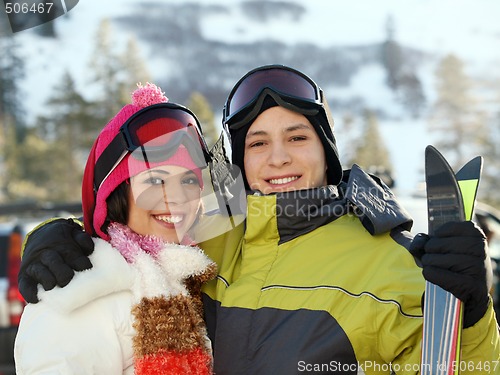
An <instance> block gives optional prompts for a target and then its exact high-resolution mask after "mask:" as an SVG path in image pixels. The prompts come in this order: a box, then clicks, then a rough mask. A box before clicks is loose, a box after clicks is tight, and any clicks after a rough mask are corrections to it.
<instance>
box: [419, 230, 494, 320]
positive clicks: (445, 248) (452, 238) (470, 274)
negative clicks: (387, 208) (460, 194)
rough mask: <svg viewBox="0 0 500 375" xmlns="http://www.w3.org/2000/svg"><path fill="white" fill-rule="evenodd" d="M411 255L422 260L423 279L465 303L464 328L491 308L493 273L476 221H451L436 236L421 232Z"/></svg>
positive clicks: (483, 239) (483, 237) (482, 234)
mask: <svg viewBox="0 0 500 375" xmlns="http://www.w3.org/2000/svg"><path fill="white" fill-rule="evenodd" d="M410 252H411V253H412V254H413V255H414V256H415V257H417V258H419V259H420V261H421V263H422V267H423V271H422V273H423V275H424V278H425V279H426V280H428V281H430V282H431V283H433V284H435V285H438V286H440V287H441V288H443V289H445V290H447V291H448V292H450V293H452V294H453V295H454V296H455V297H457V298H458V299H460V300H461V301H462V302H463V303H464V328H467V327H471V326H473V325H474V324H476V323H477V322H478V321H479V320H480V319H481V318H482V317H483V316H484V314H485V312H486V310H487V309H488V303H489V297H488V293H489V290H490V288H491V285H492V284H491V283H492V278H493V273H492V270H491V262H490V259H489V256H488V254H487V244H486V237H485V235H484V233H483V232H482V231H481V229H479V228H478V227H477V226H476V225H475V224H474V223H473V222H471V221H464V222H449V223H446V224H443V225H442V226H441V227H439V228H438V229H437V230H436V231H435V233H434V235H433V236H428V235H426V234H422V233H419V234H417V235H416V236H415V238H414V239H413V242H412V244H411V246H410Z"/></svg>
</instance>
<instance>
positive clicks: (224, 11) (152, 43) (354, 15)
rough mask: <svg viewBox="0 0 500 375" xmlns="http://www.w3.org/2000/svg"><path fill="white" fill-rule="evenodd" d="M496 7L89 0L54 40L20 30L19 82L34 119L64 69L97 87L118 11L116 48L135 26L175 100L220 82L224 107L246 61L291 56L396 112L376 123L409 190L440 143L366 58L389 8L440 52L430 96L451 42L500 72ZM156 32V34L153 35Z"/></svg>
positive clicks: (367, 101)
mask: <svg viewBox="0 0 500 375" xmlns="http://www.w3.org/2000/svg"><path fill="white" fill-rule="evenodd" d="M276 4H278V5H280V7H279V9H280V10H279V11H277V10H276V9H278V8H276ZM283 4H286V5H287V6H286V7H284V8H283V6H282V5H283ZM266 9H268V11H267V12H266ZM283 9H285V10H283ZM499 10H500V3H498V2H497V1H495V0H455V1H453V0H440V1H439V2H437V1H432V0H406V1H404V2H402V1H398V0H378V1H376V2H372V1H368V0H353V1H350V2H345V1H340V0H311V1H308V2H303V1H300V0H289V1H270V0H268V1H265V0H263V1H260V2H259V1H253V2H252V1H243V0H232V1H231V2H227V1H224V0H198V1H190V2H187V1H182V0H162V1H156V2H155V1H145V0H107V1H105V2H103V1H99V0H84V1H80V2H79V4H78V5H77V6H76V7H75V8H74V9H73V10H72V11H71V12H70V13H68V15H66V16H64V17H61V18H59V19H58V20H57V21H56V30H57V33H58V38H57V39H56V40H52V39H44V38H41V37H38V36H37V35H36V34H35V33H34V32H33V31H25V32H21V33H18V34H16V35H15V38H16V39H17V41H18V43H19V44H20V45H21V48H22V52H23V55H24V56H25V58H26V78H25V82H24V85H23V89H24V95H25V98H26V110H27V111H28V114H29V119H30V120H33V119H34V118H35V117H36V116H37V115H38V114H41V113H43V112H44V103H45V101H46V100H47V98H48V97H49V96H50V95H51V93H52V89H53V86H54V85H55V84H56V83H57V81H58V80H59V79H60V78H61V77H62V74H63V72H64V71H65V70H68V71H69V72H70V73H71V74H72V75H73V77H74V78H75V79H76V82H77V86H78V89H79V90H80V91H81V92H83V93H84V94H85V95H87V96H89V97H91V96H93V95H95V94H97V93H96V92H95V91H93V90H94V89H93V86H92V83H91V82H90V78H89V68H88V64H89V60H90V56H91V53H92V48H93V43H94V38H95V34H96V31H97V27H98V24H99V22H100V20H101V19H103V18H109V19H111V20H112V22H113V23H112V25H113V30H114V34H113V40H114V42H115V45H114V47H115V48H117V49H118V50H121V51H123V48H124V45H125V43H126V41H127V39H128V38H130V37H135V38H137V39H138V40H139V41H140V46H141V48H142V51H141V52H142V53H143V57H144V58H145V59H146V60H147V63H148V66H149V69H150V71H151V73H152V75H153V79H154V80H155V81H156V82H158V83H160V84H161V85H162V86H163V85H166V86H165V90H166V91H167V95H169V96H170V97H171V98H172V99H173V100H176V101H182V99H184V98H183V97H182V96H181V95H180V93H181V92H183V91H182V90H184V91H185V92H188V91H189V92H190V91H192V90H195V89H200V88H201V89H202V91H203V89H204V87H212V88H213V87H216V88H218V91H217V92H213V93H212V94H211V99H212V101H213V103H214V108H220V107H221V106H222V103H223V100H224V98H225V95H227V91H228V90H229V88H230V87H231V85H232V84H233V83H234V82H235V81H236V80H237V79H238V78H239V77H240V76H241V75H242V74H243V73H245V72H246V71H247V70H248V69H250V68H252V67H254V66H257V65H259V64H266V63H275V62H279V63H285V64H290V65H292V66H295V67H297V68H299V69H302V70H304V71H305V72H306V73H308V74H309V75H311V76H312V77H313V78H314V79H316V80H317V81H318V83H319V84H320V85H321V86H323V88H324V89H325V91H326V93H327V97H328V98H329V100H330V101H333V102H334V103H335V102H336V101H337V102H338V103H339V105H340V103H344V102H349V101H352V100H358V101H361V103H362V104H363V105H365V106H367V107H369V108H378V109H381V110H383V111H384V112H385V113H387V114H389V117H390V120H388V119H387V120H384V121H380V125H381V127H382V132H383V134H384V138H385V139H386V144H387V145H388V147H389V148H390V149H391V150H392V151H393V152H392V159H393V163H394V165H395V168H396V174H397V176H396V178H397V180H398V186H399V189H402V190H410V189H412V188H413V187H414V186H415V185H416V184H417V183H418V181H419V180H420V176H421V175H420V173H421V171H420V165H422V164H423V148H424V147H425V145H426V144H428V143H432V141H433V140H432V134H428V132H427V130H426V126H425V121H424V120H417V121H416V120H409V119H408V116H407V115H405V113H404V112H403V111H402V109H401V107H400V105H399V104H398V103H397V102H396V101H395V100H394V95H393V94H392V92H391V91H389V90H388V89H387V87H386V86H385V83H384V79H385V77H384V72H383V70H382V69H381V67H380V65H377V64H375V63H374V62H373V61H372V62H370V61H369V56H370V53H371V52H370V48H372V47H370V46H375V45H377V44H379V43H381V42H382V41H383V40H384V39H385V38H386V23H387V20H388V17H392V18H393V21H394V27H395V39H396V40H397V41H398V42H399V43H400V44H402V45H404V46H407V47H409V48H413V49H415V50H419V51H423V52H424V53H426V54H428V56H432V57H431V58H430V59H427V60H425V61H424V62H423V63H422V64H420V66H419V67H418V71H419V75H420V78H421V80H422V82H423V85H424V91H425V94H426V96H427V98H428V100H429V101H432V100H433V98H434V97H435V93H434V87H433V84H434V82H433V71H434V68H435V63H436V61H438V59H439V58H440V57H442V56H444V55H445V54H447V53H455V54H457V55H458V56H459V57H460V58H461V59H463V60H464V61H465V62H466V63H467V69H468V72H470V74H473V75H474V76H477V77H484V79H489V78H490V77H491V76H492V75H493V76H495V75H496V76H497V78H498V75H499V73H500V72H498V69H496V70H494V69H493V68H494V67H496V66H498V62H499V61H500V48H498V47H499V44H500V24H499V23H498V22H497V20H496V18H497V15H498V14H499ZM134 22H135V23H134ZM148 33H149V34H151V33H153V34H154V39H146V38H145V35H146V34H148ZM188 36H189V38H188ZM305 51H309V53H307V52H305ZM297 55H299V56H297ZM339 62H347V64H346V66H347V67H350V68H351V70H349V71H345V74H341V75H337V76H334V77H332V74H331V73H330V71H329V69H328V66H331V65H332V64H337V63H339ZM329 64H330V65H329ZM344 69H346V68H344ZM351 74H352V76H351ZM205 85H207V86H205ZM172 88H174V89H175V92H173V91H174V90H172ZM177 95H179V96H177ZM332 107H333V108H332V109H333V111H334V116H335V118H336V124H337V125H336V133H337V139H338V143H339V148H340V151H341V153H343V151H342V150H348V149H349V148H350V147H352V145H350V144H348V143H345V142H344V140H343V137H342V125H343V124H342V115H343V113H342V110H341V109H340V108H339V107H338V106H337V107H336V106H335V105H334V106H332ZM45 114H46V113H45Z"/></svg>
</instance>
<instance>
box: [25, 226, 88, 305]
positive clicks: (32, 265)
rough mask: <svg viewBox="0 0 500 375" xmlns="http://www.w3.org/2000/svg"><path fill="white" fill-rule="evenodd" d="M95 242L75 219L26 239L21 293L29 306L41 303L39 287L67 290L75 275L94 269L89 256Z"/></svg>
mask: <svg viewBox="0 0 500 375" xmlns="http://www.w3.org/2000/svg"><path fill="white" fill-rule="evenodd" d="M93 251H94V242H93V241H92V238H91V237H90V236H89V235H88V234H87V233H85V232H84V231H83V229H82V227H81V226H80V225H78V224H77V223H76V222H74V221H73V220H72V219H56V220H53V221H50V222H48V223H46V224H43V225H42V226H40V227H38V228H36V229H35V230H34V231H32V232H31V233H30V234H29V235H28V237H27V238H26V242H25V245H24V253H23V257H22V261H21V268H20V270H19V275H18V281H19V291H20V292H21V294H22V296H23V297H24V299H25V300H26V301H27V302H30V303H37V302H38V296H37V284H41V285H42V286H43V288H44V289H45V290H50V289H53V288H54V287H55V286H56V285H59V286H60V287H64V286H66V285H67V284H68V283H69V282H70V281H71V279H72V278H73V276H74V274H75V272H74V271H83V270H86V269H89V268H92V263H90V260H89V258H88V256H89V255H90V254H92V252H93Z"/></svg>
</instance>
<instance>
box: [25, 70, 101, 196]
mask: <svg viewBox="0 0 500 375" xmlns="http://www.w3.org/2000/svg"><path fill="white" fill-rule="evenodd" d="M95 106H96V105H95V104H93V103H89V102H87V101H86V100H85V99H84V98H83V97H82V96H81V95H80V94H79V93H78V91H77V89H76V86H75V82H74V80H73V78H72V77H71V75H70V74H69V73H68V72H66V73H65V74H64V76H63V78H62V80H61V82H60V84H59V85H58V86H56V87H55V88H54V95H53V96H52V97H51V98H50V99H49V100H48V102H47V108H48V112H49V113H50V116H39V117H38V119H37V127H36V132H37V134H36V135H38V136H40V138H41V139H43V140H45V141H46V142H47V144H48V145H50V152H49V151H48V150H47V151H45V150H40V149H39V150H40V152H43V153H44V156H43V158H45V159H46V160H50V163H47V164H43V165H41V166H39V169H40V171H41V172H42V173H41V174H40V173H38V174H33V173H32V171H29V173H28V174H27V175H26V176H24V177H25V178H26V179H27V180H29V181H33V182H34V183H36V184H37V185H38V186H39V187H45V188H46V189H47V191H48V192H50V200H51V201H65V200H73V199H79V192H80V186H81V173H82V172H81V171H82V170H83V160H85V158H86V156H87V154H88V150H89V149H90V147H91V145H92V143H93V141H94V139H95V137H96V136H97V133H98V132H99V130H100V129H101V127H102V123H100V122H99V119H98V118H96V117H95V115H94V114H93V108H95ZM36 178H41V179H40V180H38V181H37V180H35V179H36ZM75 193H76V194H75Z"/></svg>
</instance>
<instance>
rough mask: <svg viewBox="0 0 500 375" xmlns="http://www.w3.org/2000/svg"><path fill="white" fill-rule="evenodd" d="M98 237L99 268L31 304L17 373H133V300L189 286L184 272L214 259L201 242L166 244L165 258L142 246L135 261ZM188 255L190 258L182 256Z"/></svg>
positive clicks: (19, 341) (95, 259)
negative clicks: (156, 257)
mask: <svg viewBox="0 0 500 375" xmlns="http://www.w3.org/2000/svg"><path fill="white" fill-rule="evenodd" d="M94 242H95V250H94V252H93V253H92V255H91V256H90V260H91V262H92V264H93V268H91V269H90V270H87V271H83V272H77V273H76V274H75V276H74V279H73V280H72V281H71V282H70V284H68V286H66V287H64V288H59V287H56V288H55V289H53V290H51V291H44V290H43V289H41V288H40V290H39V292H38V296H39V299H40V302H39V303H37V304H28V305H27V306H26V308H25V310H24V313H23V315H22V319H21V323H20V326H19V331H18V334H17V337H16V342H15V347H14V357H15V362H16V372H17V374H18V375H27V374H37V375H45V374H51V375H55V374H61V375H71V374H85V375H90V374H99V375H115V374H116V375H121V374H133V373H134V355H133V348H132V338H133V336H134V333H135V331H134V329H133V327H132V323H133V316H132V314H131V307H132V305H133V304H135V303H137V302H138V301H139V300H140V299H141V298H142V297H148V296H154V295H158V294H164V295H169V294H177V293H182V294H184V293H187V291H186V290H185V287H184V285H183V283H182V280H183V278H185V277H186V276H188V275H190V273H191V272H192V271H193V264H194V266H195V268H199V269H203V268H204V267H206V266H207V264H208V263H209V262H210V260H209V259H208V258H207V257H206V256H205V255H204V254H203V253H202V252H201V250H200V249H199V248H196V247H190V246H182V245H175V244H168V245H166V248H165V250H164V251H162V254H163V255H162V257H161V258H160V261H159V262H158V261H156V262H155V261H154V260H153V259H152V257H150V256H148V255H147V254H146V253H144V256H143V259H142V260H141V261H139V262H135V263H133V264H130V263H127V261H126V260H125V259H124V257H123V256H122V255H121V254H120V252H119V251H118V250H116V249H114V248H113V247H112V246H111V245H110V244H109V243H108V242H106V241H103V240H101V239H94ZM186 255H187V256H188V258H190V260H191V261H189V262H187V263H186V262H184V263H183V262H179V261H178V260H179V259H186Z"/></svg>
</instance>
